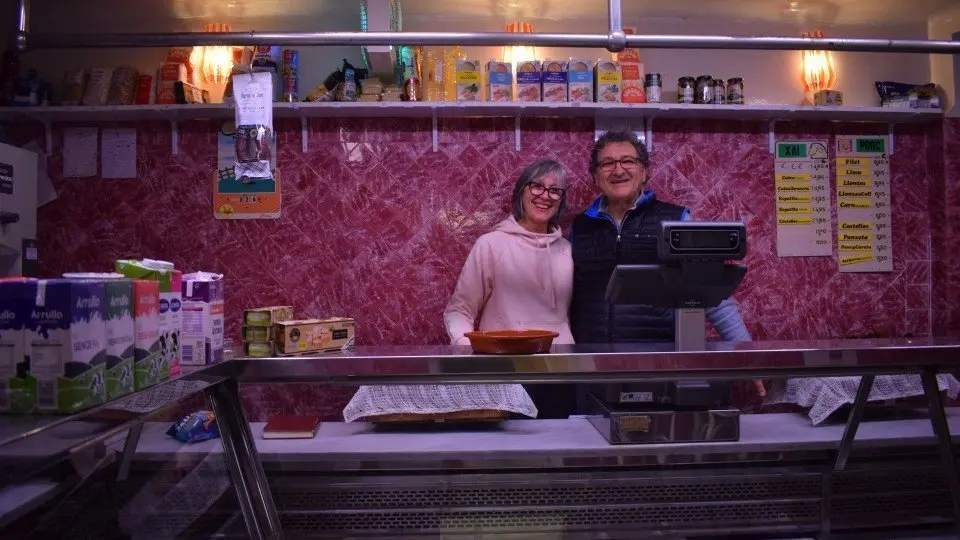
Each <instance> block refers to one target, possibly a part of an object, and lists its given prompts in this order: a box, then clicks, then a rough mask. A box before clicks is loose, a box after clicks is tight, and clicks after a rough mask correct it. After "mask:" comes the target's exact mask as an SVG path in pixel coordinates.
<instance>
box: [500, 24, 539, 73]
mask: <svg viewBox="0 0 960 540" xmlns="http://www.w3.org/2000/svg"><path fill="white" fill-rule="evenodd" d="M507 32H520V33H525V34H530V33H533V25H532V24H530V23H525V22H512V23H510V24H508V25H507ZM536 59H537V51H536V49H534V48H533V47H528V46H526V45H513V46H509V45H508V46H506V47H504V48H503V61H504V62H510V63H511V64H513V65H514V67H516V65H517V63H518V62H525V61H528V60H536Z"/></svg>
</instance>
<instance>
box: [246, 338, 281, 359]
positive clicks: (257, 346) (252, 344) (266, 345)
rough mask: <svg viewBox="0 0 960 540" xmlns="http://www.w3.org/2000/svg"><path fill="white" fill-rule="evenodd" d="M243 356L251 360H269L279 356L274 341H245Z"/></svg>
mask: <svg viewBox="0 0 960 540" xmlns="http://www.w3.org/2000/svg"><path fill="white" fill-rule="evenodd" d="M243 355H244V356H249V357H251V358H267V357H270V356H276V355H277V348H276V346H275V345H274V343H273V342H272V341H245V342H243Z"/></svg>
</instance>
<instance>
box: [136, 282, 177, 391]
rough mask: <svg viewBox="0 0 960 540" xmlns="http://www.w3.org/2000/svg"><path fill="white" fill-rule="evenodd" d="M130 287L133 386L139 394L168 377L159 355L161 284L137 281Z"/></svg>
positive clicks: (161, 357) (167, 370) (168, 371)
mask: <svg viewBox="0 0 960 540" xmlns="http://www.w3.org/2000/svg"><path fill="white" fill-rule="evenodd" d="M132 284H133V325H134V349H133V365H134V369H133V386H134V388H135V389H136V390H142V389H144V388H146V387H148V386H151V385H154V384H157V383H158V382H160V381H162V380H164V379H167V378H169V377H170V370H169V368H168V367H167V366H166V364H165V363H164V361H163V355H162V354H161V352H160V283H159V282H157V281H151V280H143V279H138V280H134V281H132Z"/></svg>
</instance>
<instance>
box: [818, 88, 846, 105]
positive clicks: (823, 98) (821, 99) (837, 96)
mask: <svg viewBox="0 0 960 540" xmlns="http://www.w3.org/2000/svg"><path fill="white" fill-rule="evenodd" d="M813 104H814V105H820V106H825V105H829V106H837V107H839V106H841V105H843V92H837V91H836V90H819V91H817V93H815V94H813Z"/></svg>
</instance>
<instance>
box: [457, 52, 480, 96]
mask: <svg viewBox="0 0 960 540" xmlns="http://www.w3.org/2000/svg"><path fill="white" fill-rule="evenodd" d="M480 84H481V79H480V62H479V61H477V60H464V59H462V58H461V59H459V60H457V101H480V97H481V95H480Z"/></svg>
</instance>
